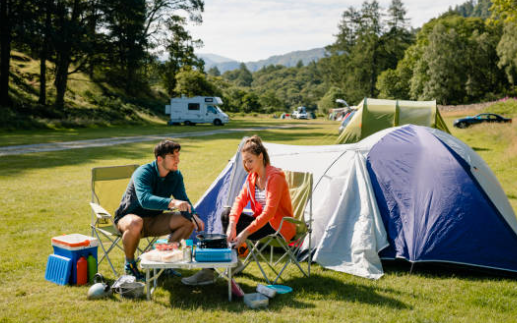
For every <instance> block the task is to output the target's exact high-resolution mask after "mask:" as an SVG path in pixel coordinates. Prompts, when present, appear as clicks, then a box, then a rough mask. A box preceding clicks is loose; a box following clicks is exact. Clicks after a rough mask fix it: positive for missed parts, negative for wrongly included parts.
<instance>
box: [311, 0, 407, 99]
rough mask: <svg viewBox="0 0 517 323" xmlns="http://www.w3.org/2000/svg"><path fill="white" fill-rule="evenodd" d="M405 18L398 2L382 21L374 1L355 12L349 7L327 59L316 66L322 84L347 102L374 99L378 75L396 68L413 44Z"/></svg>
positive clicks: (380, 13) (376, 3) (400, 3)
mask: <svg viewBox="0 0 517 323" xmlns="http://www.w3.org/2000/svg"><path fill="white" fill-rule="evenodd" d="M405 15H406V10H405V9H404V6H403V4H402V2H401V1H400V0H393V1H392V3H391V5H390V7H389V8H388V19H383V18H382V17H383V13H382V10H381V8H380V6H379V3H378V2H377V1H376V0H373V1H371V2H368V1H365V2H363V4H362V7H361V10H359V11H358V10H355V9H354V8H352V7H351V8H349V9H347V10H346V11H345V12H344V13H343V16H342V20H341V22H340V25H339V33H338V35H336V41H335V43H334V44H332V45H331V46H328V47H327V50H328V51H329V52H330V53H331V55H330V57H328V58H325V59H322V60H321V61H320V64H319V65H320V67H321V68H322V71H323V74H324V75H325V80H326V82H328V83H329V84H330V85H331V86H336V87H339V88H341V89H344V91H345V95H346V97H347V98H348V99H349V100H351V101H357V100H360V99H362V98H363V97H365V96H370V97H376V96H377V94H378V92H377V87H376V84H377V78H378V77H379V75H380V74H381V73H382V71H384V70H386V69H390V68H391V69H394V68H396V66H397V62H398V61H399V60H400V59H402V57H403V55H404V51H405V50H406V48H408V47H409V45H410V44H411V43H412V42H413V41H414V40H413V36H412V34H411V32H410V31H409V30H408V29H407V28H408V27H407V19H406V18H405Z"/></svg>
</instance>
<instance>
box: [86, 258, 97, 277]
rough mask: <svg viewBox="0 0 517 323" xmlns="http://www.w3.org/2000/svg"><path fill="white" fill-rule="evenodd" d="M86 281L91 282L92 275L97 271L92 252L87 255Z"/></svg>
mask: <svg viewBox="0 0 517 323" xmlns="http://www.w3.org/2000/svg"><path fill="white" fill-rule="evenodd" d="M86 261H87V262H88V282H89V283H90V284H92V283H93V276H95V274H96V273H97V259H95V257H94V256H93V255H92V254H89V255H88V259H86Z"/></svg>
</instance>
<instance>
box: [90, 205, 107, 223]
mask: <svg viewBox="0 0 517 323" xmlns="http://www.w3.org/2000/svg"><path fill="white" fill-rule="evenodd" d="M90 206H91V208H92V211H93V213H95V215H96V216H97V218H99V219H111V214H110V213H109V212H108V211H106V210H105V209H104V208H103V207H102V206H100V205H99V204H97V203H93V202H90Z"/></svg>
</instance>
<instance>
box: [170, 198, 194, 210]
mask: <svg viewBox="0 0 517 323" xmlns="http://www.w3.org/2000/svg"><path fill="white" fill-rule="evenodd" d="M174 208H176V209H178V210H180V211H188V212H189V213H190V212H192V209H191V207H190V204H189V202H187V201H182V200H176V199H172V200H171V201H170V203H169V209H171V210H172V209H174Z"/></svg>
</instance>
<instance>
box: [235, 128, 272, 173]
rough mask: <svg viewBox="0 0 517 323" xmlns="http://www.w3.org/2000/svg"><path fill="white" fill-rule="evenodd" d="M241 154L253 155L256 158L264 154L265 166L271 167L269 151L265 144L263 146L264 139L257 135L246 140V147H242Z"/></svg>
mask: <svg viewBox="0 0 517 323" xmlns="http://www.w3.org/2000/svg"><path fill="white" fill-rule="evenodd" d="M241 153H251V154H253V155H255V156H258V155H260V154H261V153H262V157H264V166H267V165H270V162H269V155H268V153H267V149H266V147H264V144H262V139H260V137H259V136H257V135H254V136H252V137H251V138H248V139H247V140H246V142H245V143H244V146H242V149H241ZM244 168H246V167H244Z"/></svg>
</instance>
